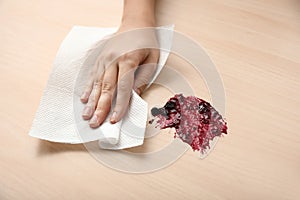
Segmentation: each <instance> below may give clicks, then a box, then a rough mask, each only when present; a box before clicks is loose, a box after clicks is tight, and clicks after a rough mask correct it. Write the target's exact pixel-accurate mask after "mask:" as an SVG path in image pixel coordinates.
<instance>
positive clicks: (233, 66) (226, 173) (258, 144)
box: [0, 0, 300, 199]
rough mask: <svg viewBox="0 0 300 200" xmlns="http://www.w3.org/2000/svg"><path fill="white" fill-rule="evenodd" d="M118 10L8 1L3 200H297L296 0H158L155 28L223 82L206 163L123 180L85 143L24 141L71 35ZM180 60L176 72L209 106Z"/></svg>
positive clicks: (0, 24) (1, 33)
mask: <svg viewBox="0 0 300 200" xmlns="http://www.w3.org/2000/svg"><path fill="white" fill-rule="evenodd" d="M121 10H122V3H121V1H120V0H119V1H109V0H89V1H84V0H74V1H71V0H69V1H58V0H54V1H25V0H22V1H20V0H2V1H0V44H1V45H0V70H1V71H0V72H1V73H0V91H1V99H0V121H1V122H0V147H1V151H0V199H300V190H299V189H300V132H299V129H300V125H299V122H300V121H299V119H300V116H299V108H300V99H299V97H300V95H299V91H300V85H299V76H300V54H299V52H300V2H299V1H298V0H243V1H241V0H223V1H217V0H211V1H204V0H188V1H183V0H181V1H179V0H178V1H173V0H160V1H159V3H158V5H157V17H158V22H159V24H160V25H163V24H171V23H174V24H175V25H176V30H177V31H179V32H182V33H184V34H186V35H187V36H189V37H191V38H193V39H194V40H195V41H197V42H198V43H199V44H201V45H202V46H203V47H204V48H205V49H206V51H207V53H208V54H209V56H210V57H211V58H212V60H213V62H214V63H215V65H216V66H217V69H218V71H219V73H220V75H221V77H222V79H223V82H224V87H225V92H226V98H227V99H226V118H227V121H228V124H229V134H228V135H227V136H226V137H223V138H221V139H220V140H219V142H218V144H217V146H216V148H215V149H214V151H213V152H212V153H211V154H210V155H209V156H208V157H207V158H206V159H204V160H199V159H197V157H196V156H195V154H194V153H193V152H192V151H191V150H189V151H188V152H187V153H185V155H184V156H183V157H181V158H180V159H179V160H178V161H177V162H175V163H174V164H173V165H171V166H169V167H167V168H165V169H162V170H159V171H157V172H154V173H149V174H141V175H134V174H126V173H121V172H118V171H115V170H112V169H110V168H108V167H105V166H103V165H102V164H100V163H99V162H97V161H96V160H95V159H94V158H93V157H92V156H90V154H89V153H88V152H87V151H86V150H85V148H84V146H83V145H66V144H55V143H50V142H45V141H39V140H37V139H35V138H31V137H29V136H28V131H29V129H30V127H31V123H32V120H33V117H34V114H35V112H36V110H37V107H38V105H39V101H40V97H41V95H42V91H43V89H44V87H45V85H46V81H47V78H48V75H49V72H50V71H51V67H52V62H53V60H54V57H55V54H56V52H57V49H58V47H59V45H60V43H61V42H62V40H63V38H64V37H65V36H66V34H67V33H68V31H69V30H70V28H71V27H72V26H73V25H86V26H99V27H113V26H118V23H119V20H120V17H121ZM176 59H178V58H176V57H175V56H171V57H170V59H169V61H168V64H169V65H171V66H174V68H176V70H179V71H180V72H181V73H182V74H183V75H185V76H186V77H187V78H188V80H191V81H190V82H191V85H192V86H193V87H194V88H195V89H196V93H197V95H198V96H201V97H205V98H209V96H207V92H204V91H205V89H203V90H202V88H205V87H204V86H203V85H201V84H198V82H199V77H195V76H193V73H191V71H189V70H192V69H191V68H190V67H188V66H187V65H184V64H182V65H179V64H178V63H181V62H179V61H178V62H177V60H176ZM151 90H152V92H153V94H154V93H155V94H157V95H160V94H161V95H162V92H159V91H163V89H161V90H160V89H159V88H155V87H154V88H152V89H151ZM151 90H150V91H148V98H149V99H151V98H150V97H151V95H150V94H151ZM145 95H147V94H145ZM158 103H163V102H158ZM171 137H172V136H170V135H166V137H165V138H169V139H170V138H171ZM157 140H159V137H158V139H157ZM157 140H156V141H157ZM153 141H155V140H153ZM154 143H155V142H153V145H154ZM151 144H152V143H151V142H150V143H149V144H148V146H149V145H150V146H151ZM154 146H155V145H154Z"/></svg>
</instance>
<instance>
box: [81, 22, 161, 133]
mask: <svg viewBox="0 0 300 200" xmlns="http://www.w3.org/2000/svg"><path fill="white" fill-rule="evenodd" d="M130 30H132V26H128V25H124V26H121V27H120V29H119V30H118V32H117V33H116V36H114V37H112V38H110V39H109V40H108V41H107V42H106V43H105V46H104V48H103V49H102V51H101V54H100V55H99V57H98V59H97V62H96V64H95V65H94V67H93V69H92V70H91V74H90V77H88V81H87V86H86V89H85V91H84V92H83V94H82V96H81V101H82V102H83V103H86V106H85V108H84V110H83V114H82V117H83V118H84V119H85V120H89V119H90V121H89V124H90V126H91V127H92V128H96V127H98V126H100V125H101V124H102V123H103V121H104V120H105V119H106V117H107V115H108V114H109V112H110V109H111V106H112V101H113V99H114V96H115V92H116V103H115V106H114V108H113V114H112V116H110V122H111V123H116V122H118V121H119V120H120V119H121V118H122V117H123V116H124V115H125V114H126V111H127V109H128V105H129V101H130V98H131V92H132V89H134V90H135V91H136V92H137V93H138V94H139V95H140V94H141V93H142V92H143V90H144V89H145V87H146V85H147V83H148V81H149V80H150V78H151V77H152V76H153V73H154V72H155V70H156V64H157V62H158V59H159V50H158V49H152V48H143V47H145V46H147V47H148V46H150V47H157V40H156V35H155V31H154V29H145V30H141V31H132V32H130ZM124 32H125V33H124ZM127 49H131V50H133V51H130V52H127V51H126V50H127ZM124 51H125V52H126V53H124Z"/></svg>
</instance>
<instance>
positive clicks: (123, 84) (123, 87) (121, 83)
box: [118, 79, 130, 91]
mask: <svg viewBox="0 0 300 200" xmlns="http://www.w3.org/2000/svg"><path fill="white" fill-rule="evenodd" d="M129 89H130V88H129V86H128V84H127V82H126V81H125V80H124V79H121V80H120V81H119V85H118V90H119V91H125V90H129Z"/></svg>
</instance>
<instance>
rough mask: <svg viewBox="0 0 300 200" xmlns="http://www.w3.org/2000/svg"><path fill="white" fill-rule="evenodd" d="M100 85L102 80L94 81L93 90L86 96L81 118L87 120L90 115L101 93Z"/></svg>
mask: <svg viewBox="0 0 300 200" xmlns="http://www.w3.org/2000/svg"><path fill="white" fill-rule="evenodd" d="M101 86H102V80H98V81H96V82H94V85H93V90H92V92H91V94H90V96H89V98H88V102H87V104H86V105H85V107H84V109H83V113H82V117H83V119H85V120H88V119H90V118H91V117H92V115H93V113H94V111H95V108H96V103H97V102H98V99H99V97H100V94H101Z"/></svg>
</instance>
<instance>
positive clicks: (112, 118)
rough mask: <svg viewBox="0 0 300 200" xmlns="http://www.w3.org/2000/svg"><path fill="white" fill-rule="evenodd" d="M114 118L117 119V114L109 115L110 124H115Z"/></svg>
mask: <svg viewBox="0 0 300 200" xmlns="http://www.w3.org/2000/svg"><path fill="white" fill-rule="evenodd" d="M116 117H117V113H116V112H113V114H112V115H111V118H110V122H111V123H116Z"/></svg>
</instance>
